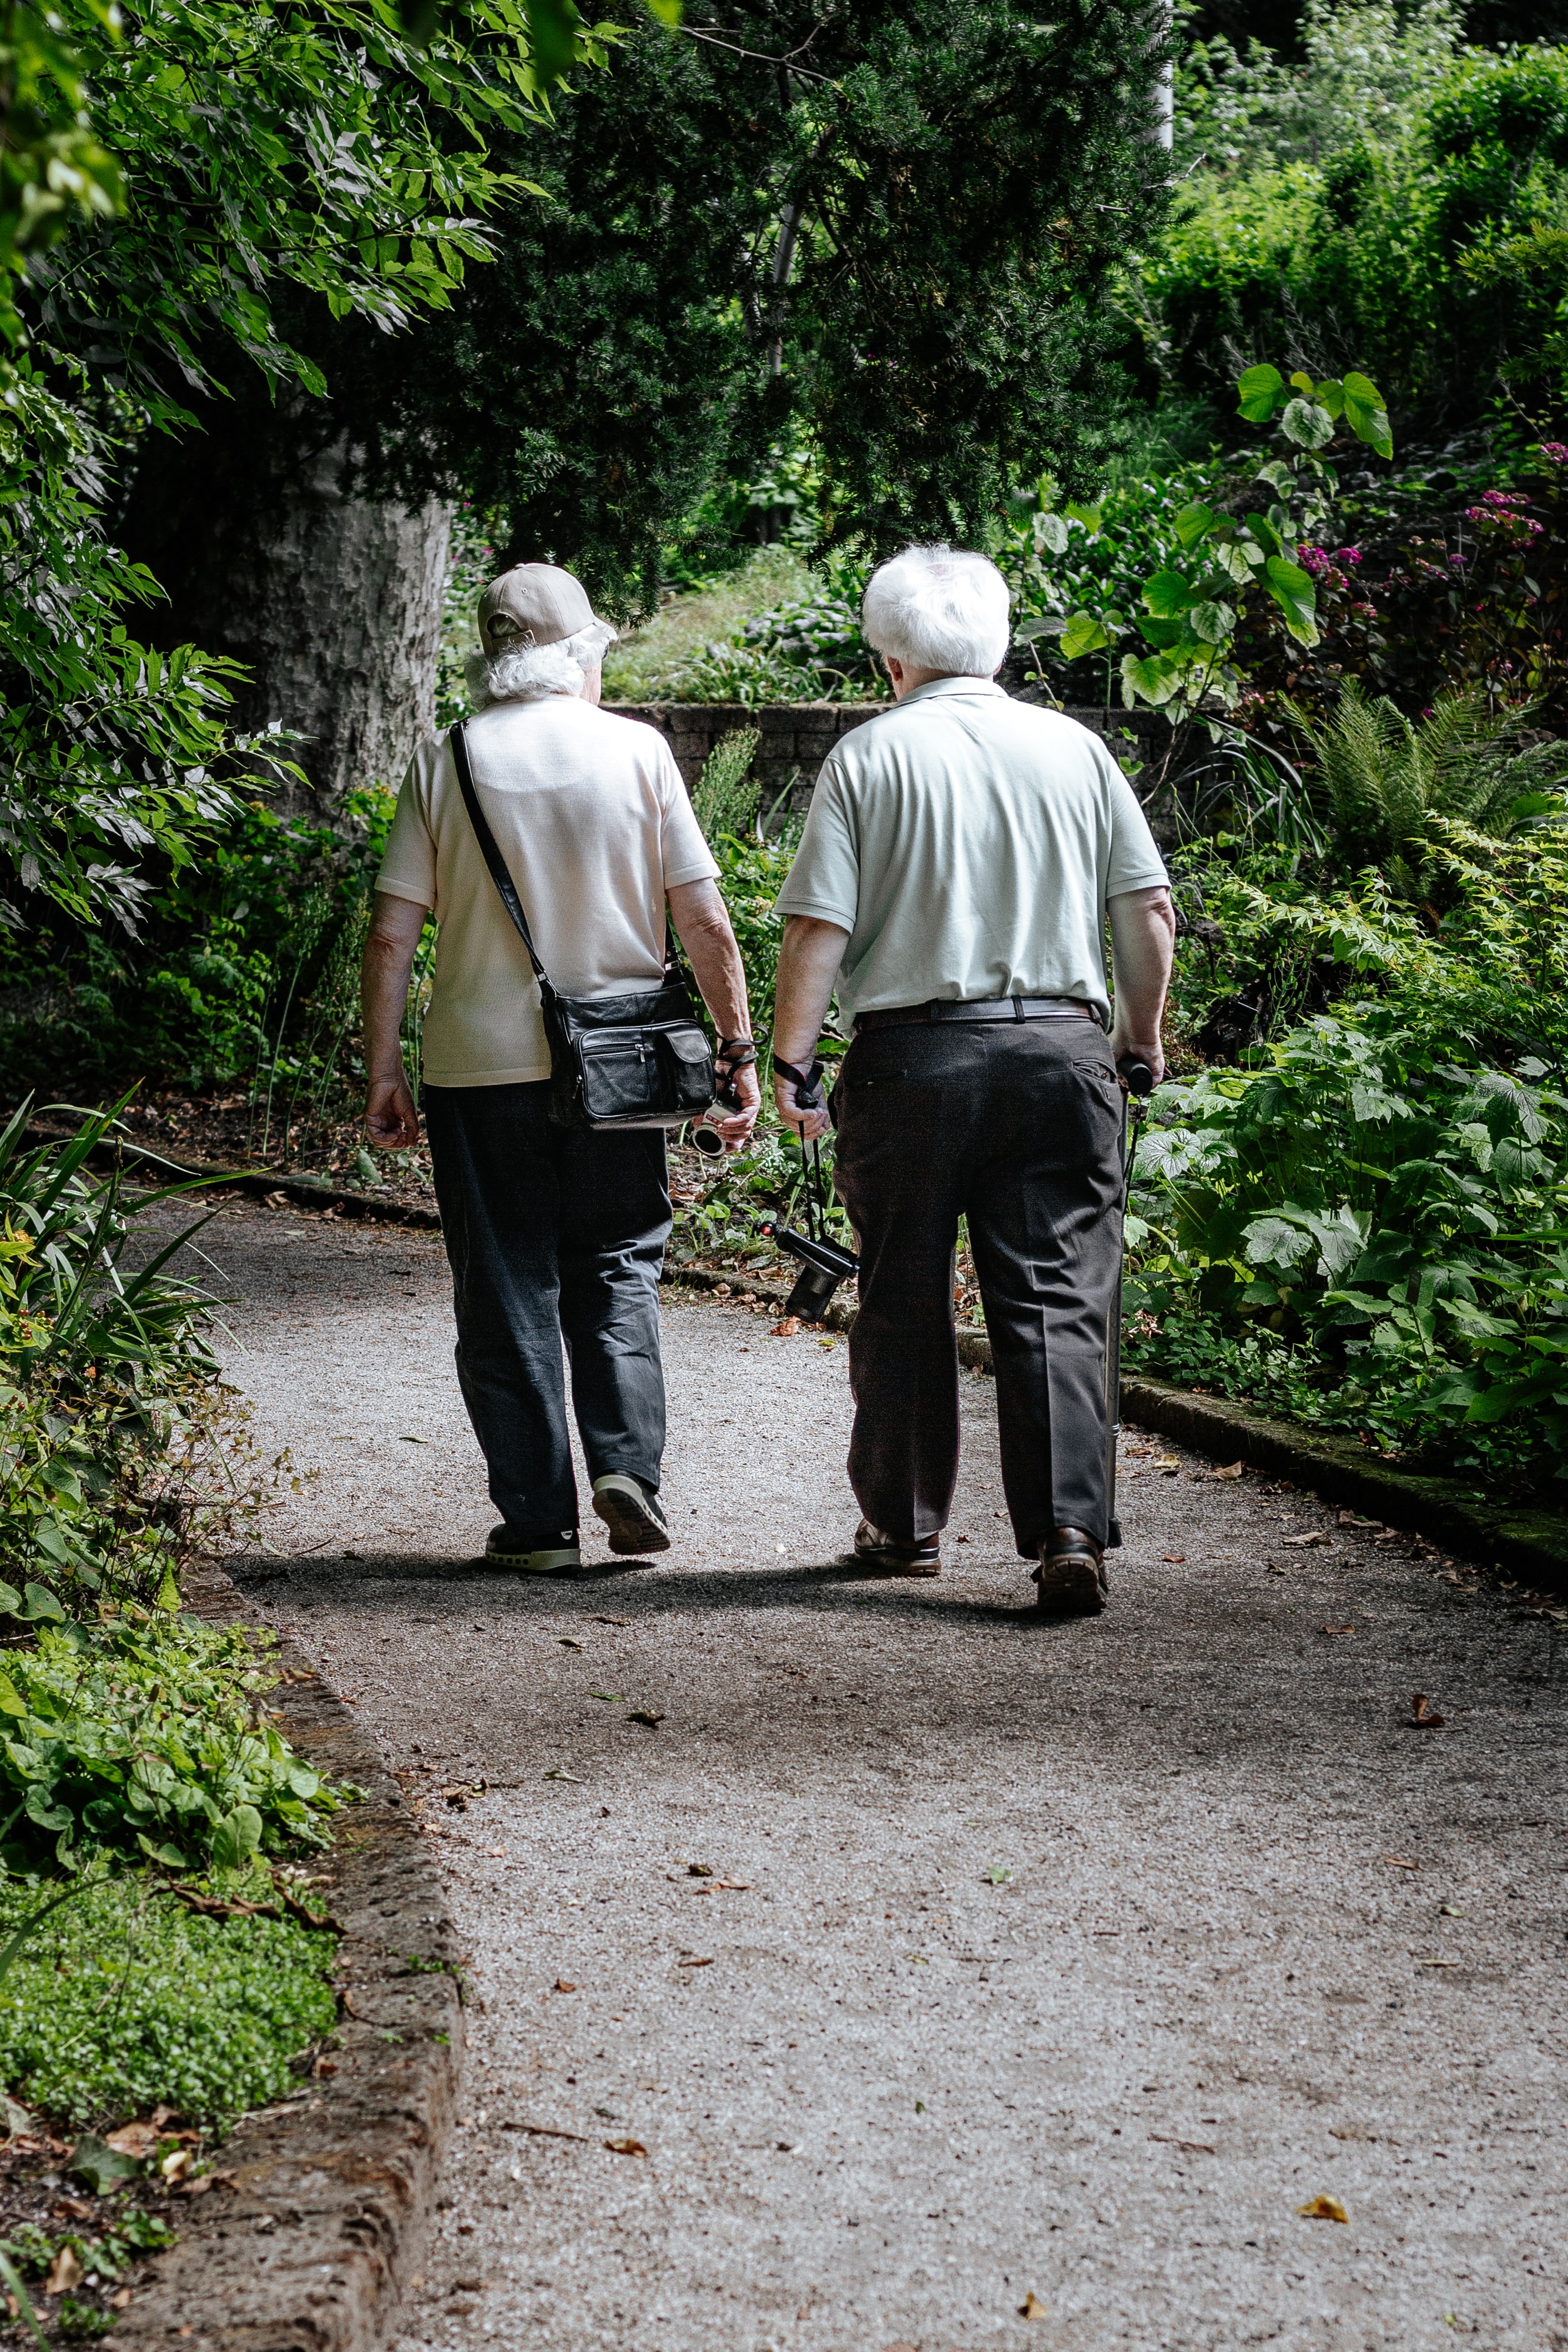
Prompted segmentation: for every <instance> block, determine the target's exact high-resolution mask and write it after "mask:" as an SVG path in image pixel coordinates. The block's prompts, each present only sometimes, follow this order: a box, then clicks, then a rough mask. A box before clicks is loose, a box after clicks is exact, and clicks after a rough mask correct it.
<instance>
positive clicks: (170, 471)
mask: <svg viewBox="0 0 1568 2352" xmlns="http://www.w3.org/2000/svg"><path fill="white" fill-rule="evenodd" d="M247 409H248V414H247V413H246V410H247ZM203 422H204V425H205V426H206V428H207V429H206V430H205V431H204V432H203V433H200V434H193V435H191V436H189V437H187V438H185V439H183V440H181V441H179V442H177V443H176V442H166V443H159V444H158V445H156V446H153V447H152V448H150V449H149V450H148V451H147V452H146V454H145V456H144V457H143V460H142V463H141V466H140V467H139V469H138V472H137V476H136V479H135V482H134V484H133V485H132V488H131V495H130V498H129V500H128V504H127V509H126V513H125V516H124V519H123V523H122V536H123V539H124V542H125V545H126V546H127V548H128V549H129V551H130V552H131V554H132V555H134V556H136V557H138V558H139V559H140V560H141V562H144V563H146V564H147V565H148V567H149V569H150V570H151V571H152V572H153V574H154V575H155V577H156V578H157V579H158V581H159V582H160V583H161V584H162V587H163V588H164V590H165V591H166V593H167V594H168V598H169V603H168V604H167V605H165V606H154V607H152V609H151V611H150V613H149V614H148V615H147V616H146V619H145V622H141V623H139V625H141V627H142V628H143V632H144V634H145V635H148V636H149V637H151V638H152V642H153V643H154V644H157V645H161V646H175V645H183V644H191V645H196V646H201V647H202V649H203V650H204V652H207V653H222V654H228V655H231V656H233V658H234V659H235V660H236V661H239V662H243V663H244V665H245V667H246V669H247V670H248V672H249V673H250V677H249V683H248V684H247V685H246V686H245V687H242V688H241V689H240V690H239V692H238V694H237V695H236V697H235V726H236V728H238V729H239V730H242V731H251V732H255V731H256V730H260V729H261V728H263V727H265V726H267V724H268V723H269V722H270V721H272V720H274V719H277V720H280V721H281V722H282V724H283V725H284V726H285V727H286V728H287V729H289V730H292V731H293V732H295V733H296V734H297V735H298V737H299V738H300V739H301V740H300V741H299V742H298V744H297V745H296V746H295V747H294V751H293V756H294V758H295V759H296V760H297V761H298V764H299V765H300V766H301V767H302V768H303V769H304V770H305V772H306V773H307V775H308V777H309V779H310V783H311V786H312V787H313V792H312V793H311V794H310V795H308V796H307V795H305V794H303V793H298V792H296V793H292V794H289V793H280V794H279V795H278V796H277V801H276V802H275V803H274V805H276V806H278V807H279V808H284V807H292V808H294V809H295V810H297V811H298V812H299V813H302V814H303V813H306V812H311V813H315V814H319V815H321V816H324V817H325V816H329V815H330V814H331V812H332V809H333V807H334V806H335V804H336V803H338V802H339V801H340V799H341V797H342V795H343V793H346V792H348V791H350V790H351V789H352V788H354V787H355V786H357V785H362V784H371V783H382V784H392V785H394V786H395V785H396V784H398V783H399V782H401V781H402V772H403V769H404V767H405V765H406V764H407V761H408V759H409V755H410V753H411V752H412V751H413V747H414V744H415V743H416V741H417V740H419V737H420V736H421V735H422V734H428V733H429V732H430V731H431V730H432V729H433V728H434V702H435V676H436V656H437V651H438V648H439V645H440V638H441V619H442V603H443V594H444V586H445V580H446V568H447V551H448V546H449V542H450V538H451V526H452V509H451V508H450V506H448V505H447V504H445V503H444V501H442V500H439V499H431V500H429V501H428V502H427V503H426V504H425V505H423V506H422V507H418V508H415V509H408V508H405V507H402V506H398V505H396V504H393V503H390V502H382V501H381V500H376V499H363V498H359V497H356V496H354V495H353V494H352V493H351V492H349V491H347V490H345V488H344V477H345V473H346V470H347V460H348V456H349V452H348V448H347V446H346V444H345V442H344V440H343V437H342V436H341V435H340V434H339V433H338V432H336V430H335V428H334V425H333V422H332V418H331V413H330V411H329V409H327V408H326V407H325V405H324V404H319V403H317V402H308V403H307V402H304V401H302V400H298V399H296V400H294V401H292V402H286V401H285V400H284V399H280V400H279V403H278V405H277V408H276V409H274V408H272V407H270V406H263V405H262V404H260V403H259V402H255V401H253V402H249V403H242V402H240V401H235V402H225V403H223V404H221V405H214V406H213V407H210V408H208V409H207V411H206V413H205V415H204V418H203Z"/></svg>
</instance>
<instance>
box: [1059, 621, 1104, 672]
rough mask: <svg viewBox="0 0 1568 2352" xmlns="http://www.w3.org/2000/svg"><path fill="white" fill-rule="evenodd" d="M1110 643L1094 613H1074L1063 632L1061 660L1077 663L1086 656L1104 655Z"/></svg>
mask: <svg viewBox="0 0 1568 2352" xmlns="http://www.w3.org/2000/svg"><path fill="white" fill-rule="evenodd" d="M1110 643H1111V639H1110V636H1109V635H1108V634H1107V632H1106V630H1105V628H1104V626H1103V624H1102V623H1101V622H1100V621H1098V620H1096V618H1095V617H1094V614H1092V613H1074V614H1071V617H1070V618H1069V620H1068V623H1067V626H1066V627H1065V628H1064V629H1063V630H1062V632H1061V658H1062V660H1063V661H1077V660H1079V659H1080V658H1081V657H1082V656H1083V655H1084V654H1099V653H1103V652H1104V651H1105V648H1106V647H1107V646H1109V644H1110Z"/></svg>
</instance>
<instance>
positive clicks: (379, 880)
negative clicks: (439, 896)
mask: <svg viewBox="0 0 1568 2352" xmlns="http://www.w3.org/2000/svg"><path fill="white" fill-rule="evenodd" d="M376 888H377V889H378V890H379V891H381V892H382V895H383V896H384V897H386V898H407V899H409V900H410V901H411V902H412V903H413V905H414V906H416V907H428V906H430V905H432V904H433V901H432V898H431V896H430V887H429V885H428V883H424V882H400V881H399V880H398V878H397V877H396V875H394V874H378V875H377V876H376Z"/></svg>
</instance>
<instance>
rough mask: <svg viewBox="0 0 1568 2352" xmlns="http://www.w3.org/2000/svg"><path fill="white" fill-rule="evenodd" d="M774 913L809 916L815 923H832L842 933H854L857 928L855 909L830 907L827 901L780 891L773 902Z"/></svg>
mask: <svg viewBox="0 0 1568 2352" xmlns="http://www.w3.org/2000/svg"><path fill="white" fill-rule="evenodd" d="M773 911H774V913H775V914H779V915H809V916H810V918H811V919H812V920H813V921H814V922H819V923H831V924H833V925H834V926H835V928H836V929H839V930H841V931H852V930H853V929H854V927H855V918H854V910H853V908H849V909H847V910H846V909H845V908H842V907H831V906H829V905H828V903H827V901H826V900H825V899H821V898H797V897H793V896H791V894H790V893H789V891H788V890H780V892H779V896H778V897H777V898H775V899H774V901H773Z"/></svg>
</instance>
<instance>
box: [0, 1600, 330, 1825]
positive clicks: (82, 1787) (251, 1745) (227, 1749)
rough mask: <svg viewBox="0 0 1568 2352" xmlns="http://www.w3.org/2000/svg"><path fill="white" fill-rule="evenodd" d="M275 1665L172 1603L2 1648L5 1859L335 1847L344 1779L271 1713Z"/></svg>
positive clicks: (240, 1638)
mask: <svg viewBox="0 0 1568 2352" xmlns="http://www.w3.org/2000/svg"><path fill="white" fill-rule="evenodd" d="M274 1679H275V1678H274V1676H273V1675H271V1674H270V1673H269V1672H268V1671H267V1668H266V1667H265V1665H264V1664H262V1663H261V1662H260V1661H259V1660H258V1658H257V1657H256V1654H255V1653H254V1652H253V1650H252V1648H251V1646H250V1644H249V1643H247V1641H246V1637H245V1635H244V1634H243V1633H239V1632H238V1631H236V1630H234V1629H232V1628H231V1629H227V1630H223V1629H220V1628H217V1627H215V1626H211V1625H204V1624H203V1623H201V1622H199V1621H198V1620H196V1619H194V1618H178V1619H172V1618H169V1617H166V1616H164V1615H163V1614H162V1612H159V1613H157V1614H154V1615H152V1616H143V1615H141V1613H140V1612H138V1613H137V1615H136V1616H135V1617H133V1618H132V1617H128V1618H127V1619H126V1620H124V1621H122V1622H118V1623H114V1622H110V1623H105V1624H99V1625H94V1626H82V1625H75V1624H69V1623H67V1624H63V1625H58V1626H54V1625H45V1626H42V1627H41V1628H40V1629H39V1632H38V1635H37V1648H36V1649H32V1650H10V1651H6V1652H4V1653H0V1805H3V1806H4V1808H5V1814H6V1815H8V1816H9V1818H8V1819H5V1821H4V1822H3V1825H0V1860H3V1861H4V1863H5V1867H6V1868H7V1869H8V1870H11V1871H26V1870H32V1871H37V1870H38V1869H40V1868H42V1869H50V1868H60V1869H66V1870H73V1869H78V1868H79V1867H80V1866H81V1864H82V1863H83V1861H84V1860H85V1859H87V1858H88V1857H89V1856H90V1855H92V1854H93V1853H97V1852H99V1851H107V1852H109V1853H111V1854H114V1855H119V1856H124V1857H127V1858H130V1859H133V1860H140V1859H141V1857H142V1856H146V1857H148V1858H149V1859H151V1860H152V1861H154V1862H158V1863H162V1864H164V1865H166V1866H167V1867H168V1868H170V1869H176V1870H189V1869H192V1868H198V1869H199V1868H209V1867H217V1868H221V1869H237V1868H239V1867H241V1866H243V1865H244V1864H247V1863H249V1862H250V1861H251V1860H252V1859H253V1858H254V1857H255V1856H256V1854H257V1853H270V1854H278V1853H287V1852H288V1851H289V1850H290V1849H291V1848H293V1847H295V1846H298V1845H308V1846H323V1845H325V1844H326V1843H328V1831H327V1828H326V1817H327V1816H329V1814H331V1813H333V1812H335V1811H337V1810H338V1807H339V1806H340V1803H341V1802H342V1793H341V1792H339V1791H335V1790H332V1789H330V1788H329V1786H328V1784H327V1783H326V1782H325V1781H324V1780H322V1778H321V1776H320V1774H319V1772H316V1771H314V1770H312V1769H311V1768H310V1767H309V1766H308V1764H305V1763H303V1762H302V1761H301V1760H300V1759H299V1758H298V1756H296V1755H295V1753H294V1751H293V1750H292V1749H291V1748H290V1747H289V1746H288V1743H287V1740H286V1739H284V1738H282V1737H281V1735H280V1734H279V1733H278V1731H277V1729H276V1728H275V1727H274V1726H273V1725H272V1724H270V1723H269V1722H267V1720H266V1719H265V1717H263V1716H262V1715H261V1713H260V1711H259V1709H258V1706H257V1704H256V1702H257V1700H258V1698H259V1696H260V1695H261V1694H262V1693H263V1692H264V1691H266V1690H267V1689H268V1688H269V1687H270V1686H271V1685H272V1682H273V1680H274Z"/></svg>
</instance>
